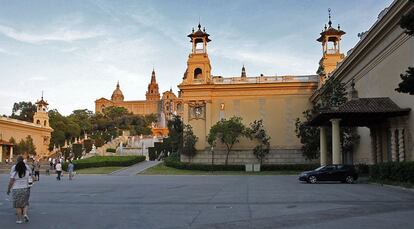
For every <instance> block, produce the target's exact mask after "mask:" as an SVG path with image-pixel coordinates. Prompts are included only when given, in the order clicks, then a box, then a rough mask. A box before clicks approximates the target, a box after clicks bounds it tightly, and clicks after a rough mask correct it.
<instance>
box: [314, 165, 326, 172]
mask: <svg viewBox="0 0 414 229" xmlns="http://www.w3.org/2000/svg"><path fill="white" fill-rule="evenodd" d="M325 167H326V166H325V165H324V166H321V167H319V168H317V169H315V171H320V170H322V169H324V168H325Z"/></svg>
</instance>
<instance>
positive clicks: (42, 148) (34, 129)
mask: <svg viewBox="0 0 414 229" xmlns="http://www.w3.org/2000/svg"><path fill="white" fill-rule="evenodd" d="M48 105H49V104H48V103H47V102H46V101H45V100H43V97H42V99H41V100H39V101H37V102H36V107H37V110H36V113H35V114H34V116H33V123H31V122H25V121H21V120H17V119H12V118H6V117H0V162H2V161H4V160H5V159H6V158H9V159H11V158H13V147H14V145H13V144H12V143H11V142H9V141H10V139H11V138H14V140H15V141H16V143H19V142H20V140H25V139H26V137H27V136H30V137H31V138H32V139H33V144H34V146H35V147H36V157H39V158H41V157H44V156H46V155H48V154H49V149H48V148H49V143H50V137H51V133H52V132H53V129H52V128H51V127H50V126H49V116H48V113H47V106H48Z"/></svg>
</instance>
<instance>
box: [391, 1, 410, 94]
mask: <svg viewBox="0 0 414 229" xmlns="http://www.w3.org/2000/svg"><path fill="white" fill-rule="evenodd" d="M410 1H411V4H414V0H410ZM399 24H400V27H401V28H402V29H405V33H406V34H408V35H410V36H414V10H411V11H410V12H408V13H407V14H406V15H403V16H402V17H401V19H400V23H399ZM411 39H412V38H411ZM400 77H401V80H402V81H401V83H399V84H398V87H397V88H396V89H395V90H396V91H398V92H400V93H408V94H410V95H414V67H408V70H406V74H400Z"/></svg>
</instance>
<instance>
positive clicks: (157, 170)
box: [139, 163, 300, 175]
mask: <svg viewBox="0 0 414 229" xmlns="http://www.w3.org/2000/svg"><path fill="white" fill-rule="evenodd" d="M299 173H300V172H299V171H262V172H249V173H247V172H244V171H213V172H211V171H202V170H186V169H176V168H171V167H168V166H165V165H164V163H161V164H158V165H156V166H154V167H152V168H149V169H147V170H145V171H144V172H142V173H139V175H298V174H299Z"/></svg>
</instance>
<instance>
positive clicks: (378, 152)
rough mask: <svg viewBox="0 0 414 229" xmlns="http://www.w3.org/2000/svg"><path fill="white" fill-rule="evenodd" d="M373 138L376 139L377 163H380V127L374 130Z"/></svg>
mask: <svg viewBox="0 0 414 229" xmlns="http://www.w3.org/2000/svg"><path fill="white" fill-rule="evenodd" d="M375 135H376V137H375V139H376V140H377V141H376V143H377V147H376V149H377V163H381V162H382V133H381V128H378V129H377V130H376V131H375Z"/></svg>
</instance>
